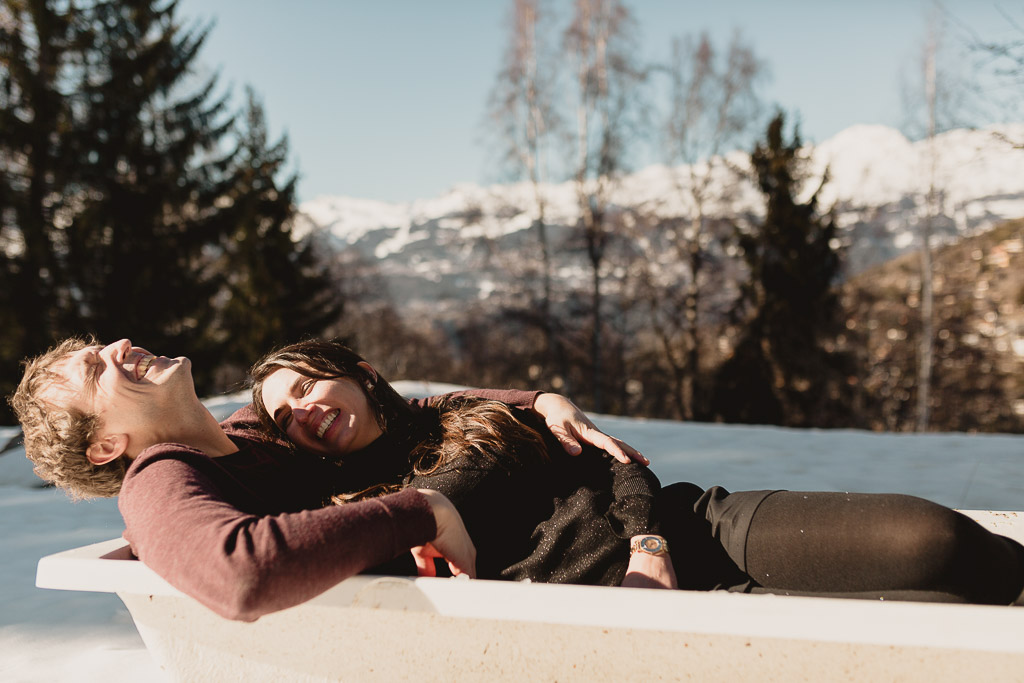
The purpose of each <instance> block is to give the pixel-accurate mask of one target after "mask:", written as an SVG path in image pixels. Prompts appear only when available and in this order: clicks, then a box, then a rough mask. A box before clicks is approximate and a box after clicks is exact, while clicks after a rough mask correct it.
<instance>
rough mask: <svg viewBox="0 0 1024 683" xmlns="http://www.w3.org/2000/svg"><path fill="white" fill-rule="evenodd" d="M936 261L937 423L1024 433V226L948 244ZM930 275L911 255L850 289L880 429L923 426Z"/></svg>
mask: <svg viewBox="0 0 1024 683" xmlns="http://www.w3.org/2000/svg"><path fill="white" fill-rule="evenodd" d="M934 263H935V281H934V282H935V321H936V324H935V333H936V340H935V341H936V348H935V354H936V363H935V367H934V379H933V384H934V389H933V393H934V400H933V401H932V415H933V421H934V423H935V424H941V425H943V428H944V429H948V430H956V431H970V430H984V431H1003V432H1021V431H1024V220H1016V221H1009V222H1007V223H1004V224H1002V225H1000V226H998V227H996V228H995V229H993V230H991V231H988V232H986V233H983V234H981V235H976V236H974V237H969V238H966V239H964V240H962V241H960V242H959V243H957V244H954V245H950V246H946V247H943V248H940V249H938V250H936V253H935V260H934ZM920 272H921V270H920V265H919V262H918V256H917V254H905V255H903V256H901V257H899V258H897V259H895V260H893V261H890V262H888V263H885V264H883V265H880V266H876V267H874V268H871V269H870V270H868V271H866V272H864V273H861V274H860V275H858V276H857V277H855V278H853V279H852V280H850V281H849V282H848V283H846V285H845V287H844V302H845V305H846V307H847V314H848V319H849V321H850V322H849V323H848V325H847V326H848V328H850V332H851V336H852V337H853V338H855V339H857V340H859V341H860V343H862V344H863V345H864V351H865V352H866V354H867V356H868V361H869V366H870V368H871V371H870V374H869V376H868V377H867V378H866V379H865V387H866V388H867V389H868V390H869V391H871V393H872V394H873V396H874V397H875V399H876V405H873V406H868V407H867V411H868V412H869V413H870V414H871V415H872V416H873V424H872V426H873V427H875V428H879V429H887V430H900V429H906V428H908V426H909V424H911V423H912V421H913V411H914V405H915V401H916V396H915V393H914V391H915V386H916V372H917V344H918V338H919V334H920V312H919V305H920V302H919V301H918V295H917V292H918V291H920Z"/></svg>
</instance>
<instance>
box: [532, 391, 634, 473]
mask: <svg viewBox="0 0 1024 683" xmlns="http://www.w3.org/2000/svg"><path fill="white" fill-rule="evenodd" d="M533 412H535V413H537V414H538V415H540V416H541V417H543V418H544V422H545V423H547V426H548V429H550V430H551V433H552V434H554V435H555V438H557V439H558V441H559V443H561V444H562V448H564V449H565V452H566V453H568V454H569V455H579V454H580V453H581V452H582V451H583V447H582V446H581V445H580V442H581V441H582V442H583V443H586V444H590V445H591V446H596V447H597V448H600V449H601V450H604V451H607V452H608V453H610V454H611V455H612V457H614V458H615V459H616V460H618V461H620V462H638V463H640V464H641V465H650V464H651V461H650V460H648V459H647V458H645V457H644V456H643V455H642V454H641V453H640V451H638V450H636V449H635V448H633V447H632V446H630V445H629V444H628V443H625V442H624V441H619V440H618V439H616V438H615V437H613V436H608V435H607V434H605V433H604V432H602V431H601V430H600V429H598V428H597V427H595V426H594V423H593V422H591V421H590V418H589V417H587V416H586V415H585V414H584V413H583V411H582V410H580V409H579V408H577V407H576V404H575V403H573V402H572V401H570V400H569V399H567V398H566V397H565V396H562V395H561V394H546V393H545V394H541V395H540V396H538V397H537V400H536V401H535V402H534V404H533Z"/></svg>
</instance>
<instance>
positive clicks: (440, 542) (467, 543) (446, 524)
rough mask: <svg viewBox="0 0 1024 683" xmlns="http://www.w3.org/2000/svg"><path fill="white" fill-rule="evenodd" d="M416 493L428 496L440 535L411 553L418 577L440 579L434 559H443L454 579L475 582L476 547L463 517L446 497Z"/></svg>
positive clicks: (423, 490)
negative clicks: (455, 577) (461, 575)
mask: <svg viewBox="0 0 1024 683" xmlns="http://www.w3.org/2000/svg"><path fill="white" fill-rule="evenodd" d="M416 490H417V491H419V492H420V493H422V494H423V495H424V497H426V499H427V503H428V504H429V505H430V511H431V512H433V513H434V523H435V524H436V525H437V536H435V537H434V540H433V541H431V542H430V543H427V544H426V545H421V546H416V547H415V548H412V549H411V550H410V551H409V552H411V553H412V557H413V559H414V560H415V561H416V569H417V571H418V573H419V575H420V576H437V570H436V568H435V567H434V558H436V557H443V558H444V559H445V560H447V561H448V568H449V569H450V570H451V572H452V575H453V576H459V575H460V574H465V575H467V576H468V577H469V578H471V579H475V578H476V547H475V546H474V545H473V541H472V540H471V539H470V538H469V533H468V532H467V531H466V525H465V524H463V523H462V515H460V514H459V511H458V510H456V509H455V506H454V505H452V502H451V501H450V500H448V498H447V497H445V496H444V495H443V494H441V493H438V492H437V491H434V490H432V489H416Z"/></svg>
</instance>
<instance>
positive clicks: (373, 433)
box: [262, 368, 381, 457]
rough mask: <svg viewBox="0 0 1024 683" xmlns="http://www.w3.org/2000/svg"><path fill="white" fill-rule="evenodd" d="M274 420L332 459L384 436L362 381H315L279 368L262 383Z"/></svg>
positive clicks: (306, 445)
mask: <svg viewBox="0 0 1024 683" xmlns="http://www.w3.org/2000/svg"><path fill="white" fill-rule="evenodd" d="M262 395H263V403H264V405H265V406H266V409H267V412H268V413H269V414H270V416H271V418H272V419H273V420H274V423H275V424H277V426H278V427H279V428H280V429H281V431H282V432H284V433H285V435H286V436H287V437H288V438H289V439H290V440H291V441H292V442H293V443H295V445H296V446H298V447H300V448H305V449H307V450H309V451H313V452H316V453H319V454H320V455H325V456H329V457H338V456H341V455H345V454H346V453H352V452H354V451H358V450H361V449H363V448H366V447H367V446H369V445H370V444H371V443H372V442H373V441H374V440H375V439H376V438H377V437H379V436H380V435H381V429H380V425H379V424H378V422H377V415H376V413H375V412H374V411H373V409H372V408H371V407H370V401H369V398H368V397H367V395H366V393H365V391H364V389H363V385H362V384H361V383H359V382H357V381H356V380H354V379H352V378H350V377H337V378H334V379H316V378H313V377H308V376H306V375H304V374H302V373H301V372H298V371H296V370H293V369H291V368H280V369H278V370H275V371H274V372H273V373H271V374H270V375H269V376H268V377H267V378H266V380H265V381H264V383H263V388H262Z"/></svg>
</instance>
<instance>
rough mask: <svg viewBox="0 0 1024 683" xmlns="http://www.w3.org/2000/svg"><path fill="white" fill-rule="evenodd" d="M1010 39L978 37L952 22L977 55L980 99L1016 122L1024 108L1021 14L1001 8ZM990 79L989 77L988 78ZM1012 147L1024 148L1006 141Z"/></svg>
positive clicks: (1023, 18)
mask: <svg viewBox="0 0 1024 683" xmlns="http://www.w3.org/2000/svg"><path fill="white" fill-rule="evenodd" d="M1001 11H1002V13H1003V16H1004V17H1005V18H1006V23H1007V26H1008V27H1009V29H1010V30H1011V31H1012V33H1013V36H1014V37H1013V38H1010V39H1006V40H1003V41H993V40H987V39H984V38H981V37H980V36H978V35H977V33H976V32H975V31H974V30H973V29H971V28H970V27H969V26H967V25H966V24H965V23H964V22H962V21H959V20H955V21H956V24H957V25H958V27H959V29H960V31H961V33H964V34H966V39H965V40H966V42H967V44H968V45H969V47H970V48H971V50H972V51H973V52H974V53H975V54H977V55H980V56H981V60H980V62H979V64H978V65H977V66H978V71H979V72H980V73H981V74H982V77H981V78H980V79H979V80H983V81H985V82H986V83H988V87H987V88H986V89H985V93H984V96H983V97H981V98H979V99H980V100H982V101H984V102H987V103H990V105H991V107H992V108H993V109H994V110H995V112H1001V113H1003V114H1004V115H1005V116H1008V117H1009V119H1010V120H1011V121H1013V122H1017V121H1019V120H1020V112H1021V107H1022V105H1024V11H1022V10H1021V9H1019V8H1018V9H1017V10H1015V14H1016V16H1014V14H1011V13H1010V12H1009V11H1008V10H1005V9H1002V10H1001ZM989 77H991V78H989ZM997 135H999V136H1000V137H1003V138H1004V139H1006V140H1007V142H1010V143H1011V144H1013V146H1014V147H1016V148H1018V149H1021V148H1024V139H1019V138H1018V139H1012V140H1011V139H1007V138H1005V136H1003V135H1002V134H997Z"/></svg>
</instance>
